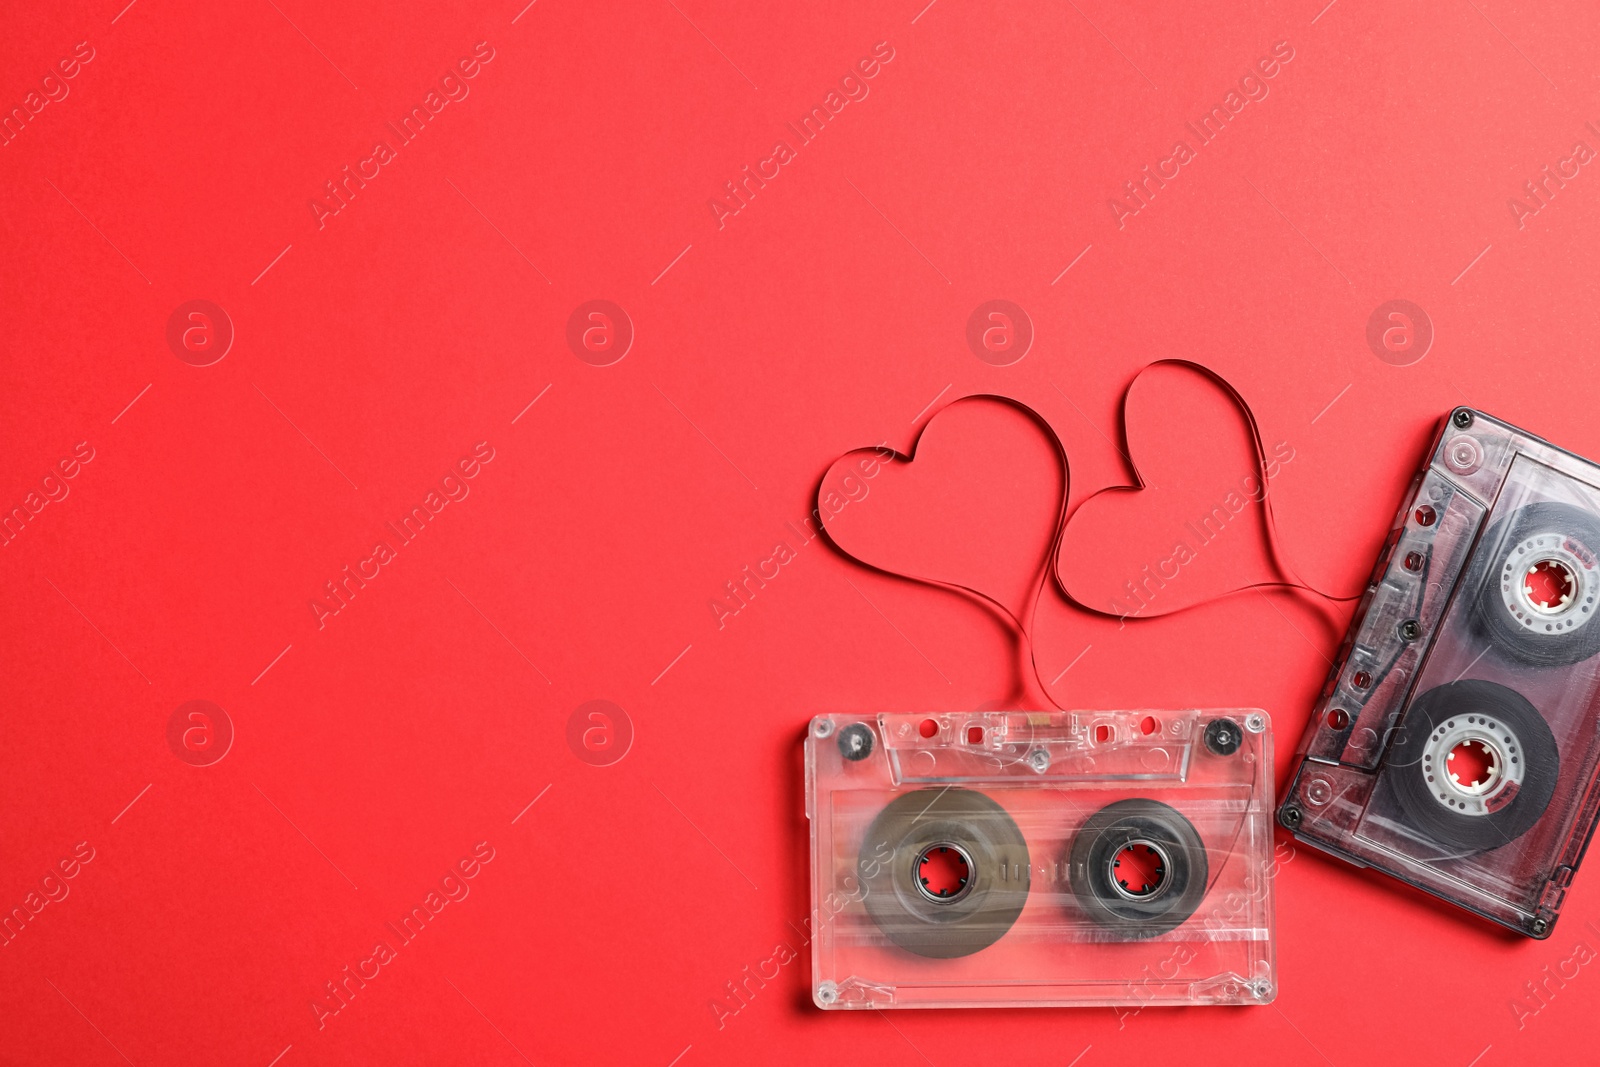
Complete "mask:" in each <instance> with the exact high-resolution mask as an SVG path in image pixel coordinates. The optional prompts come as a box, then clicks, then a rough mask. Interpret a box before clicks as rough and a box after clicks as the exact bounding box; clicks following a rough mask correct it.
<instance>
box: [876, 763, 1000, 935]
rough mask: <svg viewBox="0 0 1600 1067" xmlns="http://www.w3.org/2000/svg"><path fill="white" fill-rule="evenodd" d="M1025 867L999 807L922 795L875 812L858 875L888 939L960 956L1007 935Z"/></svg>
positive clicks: (948, 795) (947, 792) (963, 796)
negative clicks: (876, 815) (876, 814)
mask: <svg viewBox="0 0 1600 1067" xmlns="http://www.w3.org/2000/svg"><path fill="white" fill-rule="evenodd" d="M1029 863H1030V861H1029V857H1028V844H1027V842H1026V841H1025V840H1024V839H1023V836H1022V830H1021V829H1020V828H1019V827H1018V826H1017V824H1016V821H1015V820H1014V819H1012V818H1011V816H1010V815H1008V814H1007V813H1006V811H1005V809H1004V808H1002V807H1001V806H1000V805H999V804H997V803H995V802H994V801H993V800H991V799H990V798H988V797H987V796H984V795H983V794H982V793H978V792H975V791H973V790H970V789H919V790H916V791H915V792H911V793H905V794H903V795H901V796H899V797H897V798H896V799H895V800H894V801H893V802H892V803H890V804H889V806H888V807H886V808H884V809H883V811H881V812H879V813H878V817H877V818H876V819H874V820H873V821H872V825H871V826H870V827H868V828H867V834H866V838H865V839H864V840H863V841H862V843H861V856H860V863H859V865H858V868H857V869H858V870H859V871H860V872H861V881H862V887H863V889H864V890H865V898H864V899H865V904H866V909H867V914H868V915H869V916H871V918H872V921H873V922H874V923H876V924H877V926H878V928H879V929H880V930H882V931H883V933H884V934H885V936H887V937H888V938H889V940H891V941H893V942H894V943H895V944H896V945H899V946H900V947H901V948H903V949H905V950H906V951H908V952H913V953H916V954H917V955H918V956H926V957H929V958H930V959H955V958H957V957H959V956H970V955H972V954H973V953H974V952H979V951H981V950H983V949H985V948H988V947H989V946H990V945H992V944H994V943H995V942H996V941H998V940H1000V938H1001V937H1003V936H1004V935H1005V933H1006V931H1007V930H1009V929H1011V927H1012V925H1013V924H1014V923H1015V922H1016V921H1017V917H1018V916H1019V915H1021V914H1022V907H1023V905H1024V904H1025V903H1026V902H1027V899H1028V876H1029V871H1030V867H1029Z"/></svg>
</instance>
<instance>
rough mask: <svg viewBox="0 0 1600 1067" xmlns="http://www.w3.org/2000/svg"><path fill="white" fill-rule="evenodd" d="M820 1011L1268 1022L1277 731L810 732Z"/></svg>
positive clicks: (1006, 725) (1176, 714) (1167, 719)
mask: <svg viewBox="0 0 1600 1067" xmlns="http://www.w3.org/2000/svg"><path fill="white" fill-rule="evenodd" d="M806 814H807V816H808V817H809V818H810V820H811V875H812V898H811V899H812V905H811V907H812V919H811V921H812V939H811V943H812V959H813V978H814V982H813V986H812V996H813V999H814V1000H815V1001H816V1003H817V1005H818V1006H819V1007H822V1008H933V1007H940V1008H949V1007H1029V1006H1046V1005H1137V1006H1140V1007H1143V1006H1146V1005H1157V1004H1265V1003H1267V1002H1269V1001H1271V1000H1272V998H1273V996H1274V995H1275V994H1276V988H1277V979H1276V972H1275V970H1274V955H1273V919H1272V875H1273V864H1274V857H1273V844H1272V734H1271V731H1270V729H1269V724H1268V720H1267V716H1266V715H1265V713H1263V712H1261V711H1256V710H1250V709H1242V710H1241V709H1229V710H1221V711H1198V710H1185V711H1108V712H1098V711H1095V712H1090V711H1075V712H1062V711H1055V712H1020V711H1018V712H977V713H971V714H946V713H939V714H932V715H904V714H895V715H887V714H886V715H878V716H876V717H875V718H872V719H870V720H856V719H853V718H850V717H845V716H822V717H819V718H816V719H813V720H812V722H811V729H810V731H809V733H808V734H807V737H806Z"/></svg>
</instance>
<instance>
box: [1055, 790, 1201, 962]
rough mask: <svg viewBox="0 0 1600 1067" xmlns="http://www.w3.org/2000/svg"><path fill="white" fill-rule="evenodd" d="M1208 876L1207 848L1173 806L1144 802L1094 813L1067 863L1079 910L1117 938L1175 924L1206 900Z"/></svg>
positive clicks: (1150, 933) (1163, 930) (1130, 802)
mask: <svg viewBox="0 0 1600 1067" xmlns="http://www.w3.org/2000/svg"><path fill="white" fill-rule="evenodd" d="M1135 868H1136V870H1135ZM1207 871H1208V864H1207V861H1206V848H1205V842H1203V841H1202V840H1201V839H1200V834H1199V832H1198V831H1196V830H1195V828H1194V824H1193V823H1191V822H1190V821H1189V820H1188V819H1186V818H1185V817H1184V816H1183V813H1182V812H1180V811H1178V810H1177V809H1176V808H1173V807H1171V806H1169V805H1167V804H1163V803H1161V802H1160V801H1158V800H1149V799H1146V798H1144V797H1133V798H1131V799H1128V800H1119V801H1117V802H1116V803H1114V804H1108V805H1107V806H1105V807H1103V808H1101V809H1100V810H1099V811H1097V812H1095V813H1094V814H1093V815H1091V816H1090V817H1089V820H1088V821H1087V822H1086V823H1084V824H1083V827H1082V829H1080V830H1079V831H1078V833H1077V834H1076V835H1074V837H1073V840H1072V847H1071V849H1070V850H1069V852H1068V857H1067V877H1068V881H1069V882H1070V884H1071V886H1072V892H1073V894H1074V895H1075V896H1076V897H1077V900H1078V903H1079V905H1080V906H1081V907H1082V908H1083V910H1084V911H1085V913H1087V914H1088V916H1089V918H1091V919H1093V920H1094V921H1095V922H1096V923H1098V924H1099V925H1101V926H1103V927H1105V928H1106V929H1107V930H1108V931H1110V932H1111V933H1112V934H1113V935H1114V936H1115V938H1116V939H1117V940H1127V941H1137V940H1142V939H1144V938H1148V937H1156V936H1158V935H1160V934H1164V933H1166V932H1168V931H1169V930H1173V929H1176V928H1177V927H1178V926H1180V925H1181V924H1182V923H1183V922H1184V920H1186V919H1188V918H1189V916H1191V915H1193V914H1194V912H1195V909H1196V908H1198V907H1199V906H1200V902H1201V901H1202V900H1204V899H1205V895H1206V878H1207Z"/></svg>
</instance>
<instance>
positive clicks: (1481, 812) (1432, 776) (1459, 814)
mask: <svg viewBox="0 0 1600 1067" xmlns="http://www.w3.org/2000/svg"><path fill="white" fill-rule="evenodd" d="M1469 761H1470V763H1471V765H1472V766H1471V769H1470V770H1469V769H1467V768H1466V767H1465V766H1463V764H1466V763H1467V762H1469ZM1560 769H1561V753H1560V750H1559V749H1558V748H1557V746H1556V739H1555V736H1554V735H1553V734H1552V733H1551V732H1550V726H1549V724H1548V723H1546V722H1545V721H1544V716H1543V715H1540V714H1539V709H1538V708H1535V707H1534V706H1533V704H1531V703H1530V702H1529V701H1528V699H1527V698H1526V697H1524V696H1523V695H1522V694H1521V693H1518V692H1517V691H1516V690H1514V689H1509V688H1507V687H1506V686H1503V685H1500V684H1498V683H1496V682H1489V681H1484V680H1482V679H1476V678H1473V679H1467V680H1466V681H1460V682H1450V683H1447V684H1445V685H1441V686H1436V687H1434V688H1433V689H1430V690H1428V691H1427V692H1426V693H1423V694H1422V695H1421V696H1420V697H1418V698H1417V699H1416V700H1415V701H1413V702H1412V704H1411V707H1410V708H1408V709H1407V710H1406V714H1405V718H1404V719H1403V720H1402V722H1401V737H1400V740H1399V741H1398V743H1396V745H1395V746H1394V748H1393V750H1391V753H1390V756H1389V764H1388V769H1387V770H1386V772H1385V776H1386V777H1387V779H1388V782H1389V784H1390V786H1391V787H1392V788H1393V790H1394V793H1395V796H1396V797H1397V798H1398V799H1399V801H1400V806H1401V807H1402V808H1403V809H1404V811H1405V815H1406V822H1407V824H1408V825H1409V826H1410V827H1411V828H1412V829H1413V830H1415V831H1416V832H1417V833H1419V834H1421V835H1422V836H1424V837H1426V838H1428V839H1429V840H1432V841H1434V842H1436V843H1438V844H1439V845H1442V846H1445V847H1447V848H1450V849H1453V850H1458V851H1460V852H1461V853H1462V854H1472V853H1477V852H1487V851H1489V850H1490V849H1494V848H1498V847H1500V846H1501V845H1507V844H1510V843H1511V842H1512V841H1514V840H1516V839H1517V838H1518V837H1521V836H1522V835H1523V834H1525V833H1527V832H1528V831H1529V830H1530V829H1532V827H1533V824H1534V823H1536V822H1538V821H1539V817H1540V816H1541V815H1543V814H1544V811H1545V808H1547V807H1549V805H1550V798H1551V796H1552V795H1554V793H1555V788H1556V776H1557V775H1558V773H1559V772H1560Z"/></svg>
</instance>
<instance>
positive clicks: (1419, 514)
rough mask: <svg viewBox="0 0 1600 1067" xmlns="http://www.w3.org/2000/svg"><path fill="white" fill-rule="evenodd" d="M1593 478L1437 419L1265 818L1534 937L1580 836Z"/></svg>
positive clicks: (1507, 440) (1549, 916)
mask: <svg viewBox="0 0 1600 1067" xmlns="http://www.w3.org/2000/svg"><path fill="white" fill-rule="evenodd" d="M1597 553H1600V467H1597V466H1595V465H1594V464H1593V463H1590V462H1588V461H1587V460H1583V459H1580V458H1578V457H1577V456H1574V455H1572V454H1571V453H1569V452H1565V451H1563V450H1561V449H1559V448H1556V447H1555V446H1553V445H1550V444H1548V443H1546V442H1545V441H1542V440H1540V439H1538V438H1536V437H1533V436H1531V435H1529V434H1526V433H1523V432H1522V431H1520V430H1517V429H1514V428H1512V427H1510V426H1507V425H1506V424H1505V423H1503V422H1499V421H1498V420H1496V419H1493V418H1490V417H1489V416H1487V415H1484V414H1483V413H1481V412H1478V411H1473V410H1470V409H1468V408H1458V409H1456V410H1455V411H1454V412H1452V413H1451V414H1450V415H1449V416H1448V417H1447V418H1446V419H1445V420H1444V424H1443V427H1442V428H1441V430H1440V433H1439V436H1438V438H1437V439H1436V440H1435V442H1434V446H1433V448H1432V449H1431V451H1430V453H1429V456H1428V458H1427V460H1426V461H1425V464H1424V466H1423V468H1422V470H1421V471H1420V472H1419V473H1418V475H1417V477H1416V480H1415V481H1414V482H1413V485H1412V489H1411V492H1410V496H1409V498H1408V499H1407V501H1406V503H1405V505H1404V507H1402V508H1401V510H1400V514H1399V516H1398V517H1397V519H1396V522H1395V526H1394V529H1393V530H1392V531H1391V533H1390V535H1389V537H1388V540H1387V541H1386V542H1385V544H1384V547H1383V550H1382V552H1381V553H1380V555H1379V558H1378V563H1377V566H1376V568H1375V569H1374V571H1373V575H1372V579H1371V582H1370V583H1369V585H1368V587H1367V590H1366V593H1365V594H1364V596H1363V599H1362V601H1361V605H1360V607H1359V609H1358V610H1357V612H1356V615H1355V619H1354V621H1353V622H1352V623H1351V628H1350V633H1349V635H1348V636H1347V637H1346V639H1345V643H1344V646H1343V647H1342V649H1341V650H1340V654H1339V656H1338V657H1337V659H1336V662H1335V665H1334V668H1333V671H1332V673H1331V674H1330V675H1329V677H1328V682H1327V684H1326V685H1325V686H1324V688H1323V692H1322V695H1321V697H1320V699H1319V700H1318V703H1317V705H1316V710H1315V712H1314V714H1313V717H1312V720H1311V723H1310V724H1309V726H1308V727H1307V729H1306V733H1305V735H1304V737H1303V739H1302V740H1301V743H1300V749H1299V753H1298V755H1299V758H1300V763H1299V766H1298V767H1297V768H1296V771H1295V775H1294V779H1293V781H1292V784H1291V786H1290V788H1289V790H1288V792H1287V794H1286V795H1285V798H1284V802H1283V806H1282V807H1281V809H1280V810H1279V812H1278V818H1279V820H1280V821H1281V822H1282V823H1283V825H1284V826H1286V827H1288V828H1289V829H1290V830H1292V831H1294V834H1295V836H1296V837H1297V838H1299V839H1300V840H1302V841H1304V842H1306V843H1307V844H1311V845H1314V846H1317V847H1319V848H1322V849H1325V850H1327V851H1330V852H1333V853H1336V854H1337V855H1340V856H1342V857H1344V858H1345V859H1348V860H1350V861H1352V862H1355V863H1357V864H1361V865H1363V866H1370V867H1375V868H1377V869H1379V870H1383V871H1385V872H1387V873H1389V874H1391V875H1394V876H1395V877H1397V878H1400V879H1403V880H1404V881H1406V882H1409V883H1410V884H1412V885H1414V886H1417V887H1418V888H1420V889H1423V890H1425V891H1427V892H1429V893H1432V894H1434V895H1435V896H1439V897H1442V898H1444V899H1445V900H1449V901H1452V902H1454V903H1456V904H1459V905H1461V906H1462V907H1464V908H1468V909H1470V910H1472V911H1474V912H1477V913H1478V914H1480V915H1483V916H1485V917H1487V918H1489V919H1493V920H1494V921H1496V922H1498V923H1502V924H1504V925H1505V926H1508V927H1510V928H1512V929H1513V930H1517V931H1520V932H1521V933H1524V934H1527V935H1529V936H1530V937H1537V938H1544V937H1549V936H1550V933H1551V930H1552V929H1553V928H1554V926H1555V922H1556V917H1557V915H1558V913H1559V912H1560V910H1561V903H1562V899H1563V898H1564V897H1565V895H1566V892H1567V886H1568V884H1569V883H1570V881H1571V879H1572V876H1573V872H1574V871H1576V870H1577V867H1578V863H1579V861H1580V860H1581V859H1582V857H1583V853H1584V850H1585V848H1586V847H1587V846H1588V842H1589V837H1590V835H1591V833H1592V832H1593V830H1594V826H1595V818H1596V804H1597V801H1600V796H1597V791H1596V778H1597V761H1600V728H1597V727H1600V723H1597V719H1596V711H1597V710H1600V658H1597V657H1596V653H1600V567H1597V565H1596V555H1597Z"/></svg>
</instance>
